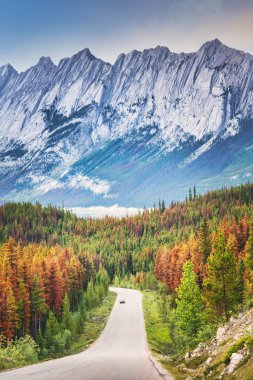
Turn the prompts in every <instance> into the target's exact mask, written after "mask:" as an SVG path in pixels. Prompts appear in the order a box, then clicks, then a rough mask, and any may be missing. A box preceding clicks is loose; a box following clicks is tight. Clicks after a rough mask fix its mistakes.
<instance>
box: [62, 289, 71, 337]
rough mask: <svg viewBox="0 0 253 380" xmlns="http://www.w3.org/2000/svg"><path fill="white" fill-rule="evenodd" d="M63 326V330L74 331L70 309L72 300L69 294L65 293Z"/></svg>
mask: <svg viewBox="0 0 253 380" xmlns="http://www.w3.org/2000/svg"><path fill="white" fill-rule="evenodd" d="M62 328H63V330H65V329H66V330H69V331H70V332H72V329H73V326H72V318H71V311H70V302H69V297H68V294H67V293H65V297H64V301H63V311H62Z"/></svg>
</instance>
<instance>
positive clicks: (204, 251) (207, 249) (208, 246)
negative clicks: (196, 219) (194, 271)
mask: <svg viewBox="0 0 253 380" xmlns="http://www.w3.org/2000/svg"><path fill="white" fill-rule="evenodd" d="M199 246H200V252H201V255H202V263H203V264H206V262H207V259H208V257H209V255H210V253H211V250H212V243H211V234H210V230H209V227H208V223H207V218H203V221H202V223H201V226H200V233H199Z"/></svg>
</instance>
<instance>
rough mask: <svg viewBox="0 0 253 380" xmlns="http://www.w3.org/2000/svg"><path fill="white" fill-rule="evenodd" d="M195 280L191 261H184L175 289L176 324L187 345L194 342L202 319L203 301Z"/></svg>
mask: <svg viewBox="0 0 253 380" xmlns="http://www.w3.org/2000/svg"><path fill="white" fill-rule="evenodd" d="M196 280H197V279H196V274H195V272H194V270H193V264H192V262H191V261H186V263H185V264H184V267H183V276H182V278H181V282H180V285H179V288H178V290H177V299H176V303H177V308H176V324H177V326H178V328H179V329H180V330H181V331H182V332H183V334H184V336H185V338H186V341H187V344H188V346H189V347H191V346H192V345H193V344H194V338H195V337H196V336H197V333H198V331H199V330H200V328H201V326H202V320H203V303H202V300H201V293H200V289H199V287H198V285H197V282H196Z"/></svg>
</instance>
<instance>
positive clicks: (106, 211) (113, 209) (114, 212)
mask: <svg viewBox="0 0 253 380" xmlns="http://www.w3.org/2000/svg"><path fill="white" fill-rule="evenodd" d="M68 210H71V211H72V212H73V213H75V214H76V215H77V216H79V217H82V218H102V217H104V216H115V217H118V218H120V217H124V216H126V215H128V216H130V215H136V214H138V213H139V212H142V211H143V209H138V208H135V207H128V208H127V207H121V206H119V205H118V204H115V205H113V206H110V207H104V206H91V207H73V208H71V209H68Z"/></svg>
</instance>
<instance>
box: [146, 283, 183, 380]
mask: <svg viewBox="0 0 253 380" xmlns="http://www.w3.org/2000/svg"><path fill="white" fill-rule="evenodd" d="M142 294H143V302H142V304H143V312H144V318H145V325H146V333H147V340H148V344H149V348H150V350H151V352H152V354H153V355H154V357H155V358H156V359H157V360H158V361H159V362H160V363H161V364H162V365H163V367H164V368H166V369H167V370H168V371H169V372H170V373H171V374H172V375H173V376H174V377H175V379H178V380H183V379H186V376H185V375H184V374H182V373H181V372H179V370H178V369H177V368H175V367H174V366H173V363H172V362H171V360H170V358H169V357H168V356H167V354H168V345H169V343H170V335H169V324H168V322H163V320H162V317H161V315H160V313H159V307H158V303H157V295H156V292H155V291H151V290H145V291H143V292H142Z"/></svg>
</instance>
